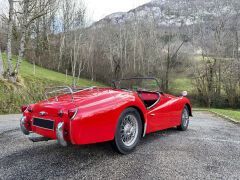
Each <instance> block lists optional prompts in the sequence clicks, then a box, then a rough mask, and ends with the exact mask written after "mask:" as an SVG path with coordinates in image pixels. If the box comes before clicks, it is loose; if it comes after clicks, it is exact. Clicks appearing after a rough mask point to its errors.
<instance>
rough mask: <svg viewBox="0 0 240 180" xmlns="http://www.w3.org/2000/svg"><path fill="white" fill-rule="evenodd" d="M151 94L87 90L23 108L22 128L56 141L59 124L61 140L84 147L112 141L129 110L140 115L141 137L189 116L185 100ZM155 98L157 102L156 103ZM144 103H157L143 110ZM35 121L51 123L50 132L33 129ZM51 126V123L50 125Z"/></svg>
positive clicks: (187, 102)
mask: <svg viewBox="0 0 240 180" xmlns="http://www.w3.org/2000/svg"><path fill="white" fill-rule="evenodd" d="M158 94H159V97H158V96H157V94H156V93H153V92H144V91H143V92H141V93H139V92H136V91H126V90H122V89H116V88H89V89H85V90H82V91H79V92H76V93H73V98H74V100H73V101H72V100H71V96H70V95H69V94H65V95H61V96H58V98H57V100H56V99H55V98H49V99H48V100H43V101H41V102H39V103H36V104H32V105H29V106H28V107H23V111H24V112H23V117H24V119H23V120H22V124H21V125H22V127H23V128H24V129H25V132H26V131H27V133H26V134H28V132H30V133H31V132H33V133H36V134H39V135H41V136H43V137H45V138H49V139H57V138H58V137H57V132H56V129H57V125H58V124H59V123H60V122H62V123H64V126H63V127H62V128H63V129H62V132H63V139H64V140H65V141H66V142H70V143H71V144H77V145H83V144H91V143H98V142H105V141H111V140H113V139H114V135H115V132H116V129H117V124H118V120H119V117H120V115H121V113H122V112H123V111H124V110H125V109H126V108H129V107H133V108H135V109H136V110H137V111H138V112H139V114H140V115H141V121H142V124H143V125H142V127H143V129H142V132H141V133H142V136H144V135H145V134H148V133H151V132H155V131H159V130H163V129H167V128H171V127H174V126H178V125H180V124H181V115H182V110H183V108H184V107H187V108H188V111H189V115H191V104H190V101H189V100H188V98H186V97H183V96H180V97H175V96H172V95H169V94H164V93H158ZM156 98H158V99H157V100H156ZM143 100H144V101H148V100H149V101H151V100H156V102H155V103H154V105H153V106H151V107H148V108H147V107H146V105H145V104H144V102H143ZM34 118H39V119H42V120H48V122H50V121H52V122H53V123H52V124H53V127H52V128H50V129H49V128H45V126H44V127H42V126H41V123H40V125H39V124H38V125H34V123H33V121H34ZM50 123H51V122H50Z"/></svg>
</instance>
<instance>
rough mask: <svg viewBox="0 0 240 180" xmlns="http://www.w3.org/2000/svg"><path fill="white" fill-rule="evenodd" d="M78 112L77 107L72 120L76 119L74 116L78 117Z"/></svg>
mask: <svg viewBox="0 0 240 180" xmlns="http://www.w3.org/2000/svg"><path fill="white" fill-rule="evenodd" d="M77 113H78V108H76V111H75V113H74V115H73V117H72V118H71V119H70V120H74V118H75V117H76V115H77Z"/></svg>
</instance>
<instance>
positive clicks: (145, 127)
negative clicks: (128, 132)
mask: <svg viewBox="0 0 240 180" xmlns="http://www.w3.org/2000/svg"><path fill="white" fill-rule="evenodd" d="M146 131H147V122H145V123H144V129H143V135H142V137H145V136H146Z"/></svg>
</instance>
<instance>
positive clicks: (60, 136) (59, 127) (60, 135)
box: [20, 116, 68, 147]
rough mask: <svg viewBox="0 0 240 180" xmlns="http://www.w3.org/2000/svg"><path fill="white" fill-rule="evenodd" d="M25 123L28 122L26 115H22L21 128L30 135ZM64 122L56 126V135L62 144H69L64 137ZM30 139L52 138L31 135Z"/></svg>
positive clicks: (34, 140) (36, 140) (37, 140)
mask: <svg viewBox="0 0 240 180" xmlns="http://www.w3.org/2000/svg"><path fill="white" fill-rule="evenodd" d="M25 124H26V117H25V116H22V117H21V118H20V129H21V131H22V133H23V134H25V135H29V134H30V132H29V131H28V130H27V129H26V127H25ZM63 127H64V123H63V122H60V123H58V125H57V128H56V137H57V141H58V143H59V144H60V145H61V146H64V147H65V146H67V145H68V143H67V141H65V139H64V129H63ZM29 139H30V140H31V141H33V142H39V141H48V140H50V139H49V138H45V137H42V136H41V137H29Z"/></svg>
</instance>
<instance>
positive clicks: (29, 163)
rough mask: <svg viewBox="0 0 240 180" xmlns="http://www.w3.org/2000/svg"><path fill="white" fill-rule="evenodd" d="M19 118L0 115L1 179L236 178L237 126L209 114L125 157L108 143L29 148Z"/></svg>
mask: <svg viewBox="0 0 240 180" xmlns="http://www.w3.org/2000/svg"><path fill="white" fill-rule="evenodd" d="M17 117H19V115H12V116H0V179H66V178H68V179H70V178H72V179H80V178H81V179H144V180H145V179H211V180H213V179H240V126H239V125H236V124H233V123H231V122H228V121H225V120H223V119H221V118H219V117H216V116H214V115H212V114H209V113H207V112H196V113H194V117H193V118H192V119H191V122H190V126H189V129H188V130H187V131H185V132H180V131H177V130H176V129H169V130H165V131H160V132H156V133H153V134H150V135H147V136H146V137H145V138H143V139H142V141H141V142H140V144H139V145H138V147H137V149H136V151H134V152H133V153H132V154H129V155H125V156H123V155H119V154H117V153H115V152H113V151H112V149H111V146H110V144H109V143H103V144H95V145H88V146H71V147H67V148H62V147H59V146H58V145H57V144H56V142H55V141H49V142H39V143H32V142H30V141H29V140H28V139H27V137H25V136H24V135H23V134H22V133H21V132H20V131H19V129H16V128H17V127H18V121H14V120H12V119H14V118H17ZM8 121H9V122H11V123H9V122H8ZM4 129H5V130H4Z"/></svg>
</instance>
